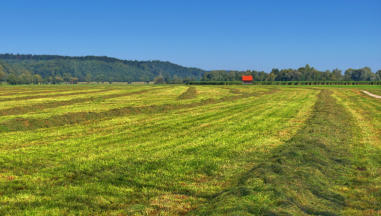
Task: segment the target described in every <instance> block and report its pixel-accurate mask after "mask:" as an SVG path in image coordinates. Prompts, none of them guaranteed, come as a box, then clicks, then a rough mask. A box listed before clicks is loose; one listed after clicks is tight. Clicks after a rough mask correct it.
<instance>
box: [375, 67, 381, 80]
mask: <svg viewBox="0 0 381 216" xmlns="http://www.w3.org/2000/svg"><path fill="white" fill-rule="evenodd" d="M376 80H380V81H381V70H378V71H377V72H376Z"/></svg>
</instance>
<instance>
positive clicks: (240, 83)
mask: <svg viewBox="0 0 381 216" xmlns="http://www.w3.org/2000/svg"><path fill="white" fill-rule="evenodd" d="M186 84H188V85H242V82H241V81H190V82H187V83H186Z"/></svg>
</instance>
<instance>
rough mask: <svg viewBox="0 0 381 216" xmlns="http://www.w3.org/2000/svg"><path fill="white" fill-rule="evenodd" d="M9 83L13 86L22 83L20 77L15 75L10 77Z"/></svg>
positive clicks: (8, 78)
mask: <svg viewBox="0 0 381 216" xmlns="http://www.w3.org/2000/svg"><path fill="white" fill-rule="evenodd" d="M7 82H8V83H9V84H11V85H16V84H19V83H20V81H19V78H18V76H17V75H16V74H13V73H12V74H9V75H8V77H7Z"/></svg>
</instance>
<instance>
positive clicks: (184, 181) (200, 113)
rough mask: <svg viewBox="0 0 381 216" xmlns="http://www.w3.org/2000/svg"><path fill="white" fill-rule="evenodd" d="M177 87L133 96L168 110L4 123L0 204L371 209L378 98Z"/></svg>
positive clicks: (150, 209) (212, 210)
mask: <svg viewBox="0 0 381 216" xmlns="http://www.w3.org/2000/svg"><path fill="white" fill-rule="evenodd" d="M173 88H174V89H173V90H172V91H169V90H165V91H163V90H160V91H158V92H157V93H160V94H159V95H160V96H157V95H155V94H153V92H146V93H145V94H136V95H131V96H129V97H128V100H130V101H134V100H141V99H143V101H141V103H142V104H144V103H149V102H150V100H156V102H155V106H158V107H160V106H161V108H163V107H165V106H172V108H170V109H155V110H145V111H144V112H135V113H133V114H132V115H130V114H128V115H125V114H123V115H115V116H112V117H110V118H100V119H99V120H95V121H82V122H78V123H76V124H70V125H62V126H57V125H56V126H54V127H52V128H46V127H42V128H35V129H34V130H26V131H23V130H20V131H18V130H14V131H11V132H5V131H4V132H3V136H1V137H0V149H1V151H0V191H2V192H1V197H0V214H1V215H25V214H31V215H33V214H34V215H76V214H82V215H183V214H187V213H188V214H191V215H192V214H196V215H213V214H215V215H221V214H222V215H250V214H254V215H255V214H257V215H261V214H265V213H267V214H285V215H287V214H288V215H290V214H291V215H305V214H311V215H314V214H315V215H319V214H320V215H335V214H339V215H340V214H341V215H356V214H358V215H361V214H363V215H366V214H368V215H377V211H378V210H379V209H378V207H377V206H379V205H378V204H379V203H380V200H379V197H380V195H379V194H378V191H380V190H379V188H380V181H379V179H380V178H379V176H380V174H379V173H380V171H379V167H381V166H380V164H381V162H380V160H379V158H381V157H380V156H381V155H380V153H379V152H380V151H379V149H380V148H379V146H380V143H379V141H377V140H376V139H374V136H375V134H374V133H373V134H372V131H373V132H374V131H377V127H378V126H379V122H380V116H379V115H378V114H377V115H375V112H376V111H377V110H378V109H379V107H380V104H379V103H377V102H375V101H373V100H370V98H368V97H366V96H364V95H361V94H360V95H357V93H358V91H357V90H356V91H352V90H351V89H346V90H345V91H342V90H337V89H332V90H330V91H329V90H324V91H322V92H321V93H320V94H319V95H318V96H317V97H316V95H317V94H318V93H319V92H320V91H321V90H319V89H304V88H276V89H275V90H274V89H273V88H265V89H267V90H266V91H264V90H263V89H260V90H257V89H256V87H255V88H254V87H246V86H243V87H236V86H231V87H228V89H223V88H219V87H205V86H197V87H196V90H197V93H198V94H197V96H196V97H195V98H191V99H186V100H178V96H179V95H181V94H182V93H183V92H185V91H187V90H186V88H185V87H182V86H178V87H173ZM332 92H333V94H332ZM151 93H152V94H151ZM167 93H170V94H171V96H170V97H168V96H166V94H167ZM208 93H209V94H211V95H212V94H213V95H220V96H218V97H214V98H209V99H207V98H208V97H205V95H208ZM175 94H178V95H177V96H176V95H175ZM143 95H146V97H143ZM359 97H361V98H359ZM115 99H117V100H120V99H121V98H119V97H118V98H115ZM111 100H114V99H111ZM168 100H169V101H168ZM160 101H161V102H160ZM207 101H210V102H207ZM201 102H203V103H202V104H199V105H195V104H196V103H201ZM204 102H207V103H204ZM357 103H358V104H359V105H358V106H357V107H352V109H354V110H353V111H351V110H350V109H349V108H350V107H351V106H352V104H357ZM189 104H191V105H189ZM314 104H315V105H314ZM84 105H85V106H95V104H93V103H89V104H87V103H85V104H84ZM96 105H97V106H104V108H105V110H104V112H107V108H108V109H109V110H108V111H110V110H112V109H113V106H112V105H111V104H110V103H108V101H107V100H106V101H102V102H100V103H99V104H96ZM69 107H70V106H69ZM147 107H148V106H147ZM63 108H64V107H57V108H55V110H59V109H63ZM66 108H67V107H65V109H66ZM47 110H49V109H47ZM355 113H357V116H356V115H354V114H355ZM54 116H55V115H52V118H53V117H54ZM361 118H363V119H368V120H369V121H368V123H367V122H366V121H362V122H361V123H358V121H357V119H361ZM26 119H28V117H27V116H26ZM29 119H30V118H29ZM364 132H365V133H364ZM362 134H366V136H363V135H362ZM371 134H372V136H373V137H372V136H370V135H371ZM376 136H378V135H377V133H376ZM369 146H373V147H372V148H369ZM369 194H370V196H369ZM312 201H313V202H314V203H313V204H312V203H311V202H312Z"/></svg>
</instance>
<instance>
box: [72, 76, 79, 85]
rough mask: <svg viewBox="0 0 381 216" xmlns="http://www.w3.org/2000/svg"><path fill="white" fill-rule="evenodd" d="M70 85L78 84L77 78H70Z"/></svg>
mask: <svg viewBox="0 0 381 216" xmlns="http://www.w3.org/2000/svg"><path fill="white" fill-rule="evenodd" d="M70 83H71V84H77V83H78V78H77V77H71V78H70Z"/></svg>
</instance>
